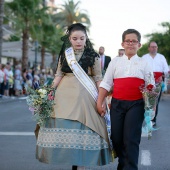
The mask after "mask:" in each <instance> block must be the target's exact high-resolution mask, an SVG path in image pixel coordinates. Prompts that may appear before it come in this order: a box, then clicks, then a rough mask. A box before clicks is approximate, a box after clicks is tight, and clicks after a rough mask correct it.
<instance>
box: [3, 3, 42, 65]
mask: <svg viewBox="0 0 170 170" xmlns="http://www.w3.org/2000/svg"><path fill="white" fill-rule="evenodd" d="M41 3H42V0H13V1H12V2H8V3H6V5H7V7H8V8H9V9H10V10H11V16H10V17H11V18H12V19H13V21H14V22H15V28H16V30H20V32H21V34H22V68H27V67H28V40H29V31H30V28H31V27H32V24H33V23H34V20H35V15H34V14H36V11H37V10H39V8H40V4H41Z"/></svg>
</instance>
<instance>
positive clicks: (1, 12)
mask: <svg viewBox="0 0 170 170" xmlns="http://www.w3.org/2000/svg"><path fill="white" fill-rule="evenodd" d="M3 16H4V0H0V63H1V57H2V41H3V31H2V26H3Z"/></svg>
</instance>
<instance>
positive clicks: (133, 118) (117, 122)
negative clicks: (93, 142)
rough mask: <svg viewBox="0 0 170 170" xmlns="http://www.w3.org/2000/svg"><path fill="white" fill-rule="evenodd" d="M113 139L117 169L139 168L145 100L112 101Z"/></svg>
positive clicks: (129, 169)
mask: <svg viewBox="0 0 170 170" xmlns="http://www.w3.org/2000/svg"><path fill="white" fill-rule="evenodd" d="M110 117H111V139H112V142H113V147H114V149H115V151H116V154H117V156H118V162H119V163H118V168H117V170H137V169H138V157H139V144H140V140H141V129H142V123H143V120H144V101H143V99H140V100H136V101H125V100H117V99H114V98H112V102H111V110H110Z"/></svg>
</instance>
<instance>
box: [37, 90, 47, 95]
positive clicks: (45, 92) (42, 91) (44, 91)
mask: <svg viewBox="0 0 170 170" xmlns="http://www.w3.org/2000/svg"><path fill="white" fill-rule="evenodd" d="M38 92H39V93H40V94H43V95H46V94H47V91H46V90H45V89H39V90H38Z"/></svg>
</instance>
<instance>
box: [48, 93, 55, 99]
mask: <svg viewBox="0 0 170 170" xmlns="http://www.w3.org/2000/svg"><path fill="white" fill-rule="evenodd" d="M48 100H54V96H53V95H52V92H50V93H49V94H48Z"/></svg>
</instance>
